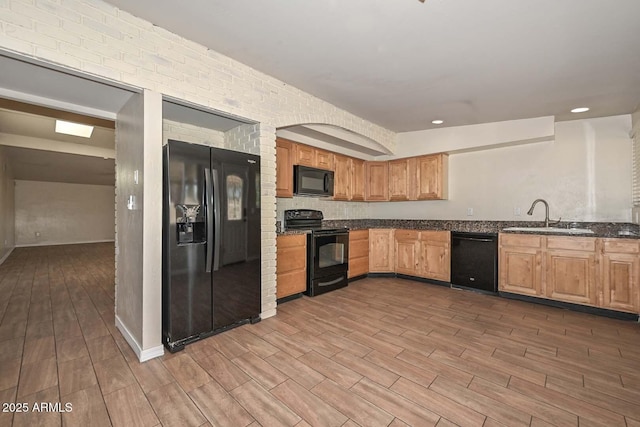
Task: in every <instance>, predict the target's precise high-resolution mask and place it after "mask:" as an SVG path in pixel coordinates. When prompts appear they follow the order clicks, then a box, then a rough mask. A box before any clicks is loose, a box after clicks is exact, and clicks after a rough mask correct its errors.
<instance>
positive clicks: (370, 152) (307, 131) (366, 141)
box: [276, 122, 395, 157]
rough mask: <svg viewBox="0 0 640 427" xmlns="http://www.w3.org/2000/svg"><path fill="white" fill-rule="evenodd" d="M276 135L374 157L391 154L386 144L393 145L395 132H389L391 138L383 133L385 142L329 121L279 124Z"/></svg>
mask: <svg viewBox="0 0 640 427" xmlns="http://www.w3.org/2000/svg"><path fill="white" fill-rule="evenodd" d="M276 135H278V136H281V137H283V138H287V139H291V140H293V141H297V142H301V143H307V144H310V145H315V146H319V147H321V148H325V149H331V148H332V147H340V148H342V149H344V150H346V151H347V152H356V153H362V154H365V155H366V156H371V157H376V156H384V155H389V154H392V151H391V149H390V147H389V146H388V145H391V143H392V142H393V143H394V144H393V146H395V134H393V133H391V134H390V135H392V136H393V140H391V138H389V136H387V135H384V137H386V138H385V141H384V142H385V143H386V144H383V143H382V142H381V141H378V140H376V139H374V138H371V137H369V136H366V135H363V134H361V133H358V132H356V131H354V130H352V129H348V128H345V127H342V126H339V125H335V124H330V123H318V122H310V123H295V124H290V125H285V126H279V127H278V128H277V129H276Z"/></svg>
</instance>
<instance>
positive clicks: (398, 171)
mask: <svg viewBox="0 0 640 427" xmlns="http://www.w3.org/2000/svg"><path fill="white" fill-rule="evenodd" d="M389 200H409V167H408V163H407V159H399V160H391V161H390V162H389Z"/></svg>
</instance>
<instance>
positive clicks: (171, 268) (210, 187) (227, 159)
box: [162, 140, 261, 352]
mask: <svg viewBox="0 0 640 427" xmlns="http://www.w3.org/2000/svg"><path fill="white" fill-rule="evenodd" d="M260 224H261V221H260V157H259V156H255V155H251V154H245V153H240V152H236V151H230V150H224V149H219V148H210V147H207V146H203V145H196V144H188V143H185V142H180V141H173V140H169V142H168V144H167V145H166V146H165V148H164V163H163V227H162V234H163V247H162V269H163V274H162V305H163V309H162V335H163V337H162V339H163V342H164V345H165V346H166V347H167V348H168V349H169V351H170V352H176V351H178V350H181V349H183V348H184V346H185V345H186V344H188V343H190V342H193V341H196V340H198V339H201V338H205V337H207V336H210V335H213V334H215V333H218V332H221V331H224V330H226V329H229V328H232V327H234V326H238V325H241V324H244V323H247V322H252V323H254V322H257V321H259V320H260V309H261V285H260V278H261V275H260Z"/></svg>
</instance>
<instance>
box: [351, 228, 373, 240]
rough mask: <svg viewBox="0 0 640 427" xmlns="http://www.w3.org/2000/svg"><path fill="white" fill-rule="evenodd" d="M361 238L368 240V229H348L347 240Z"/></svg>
mask: <svg viewBox="0 0 640 427" xmlns="http://www.w3.org/2000/svg"><path fill="white" fill-rule="evenodd" d="M362 239H366V240H369V229H365V230H353V231H349V242H352V241H354V240H362Z"/></svg>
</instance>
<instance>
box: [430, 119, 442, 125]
mask: <svg viewBox="0 0 640 427" xmlns="http://www.w3.org/2000/svg"><path fill="white" fill-rule="evenodd" d="M431 123H433V124H434V125H441V124H443V123H444V120H432V121H431Z"/></svg>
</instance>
